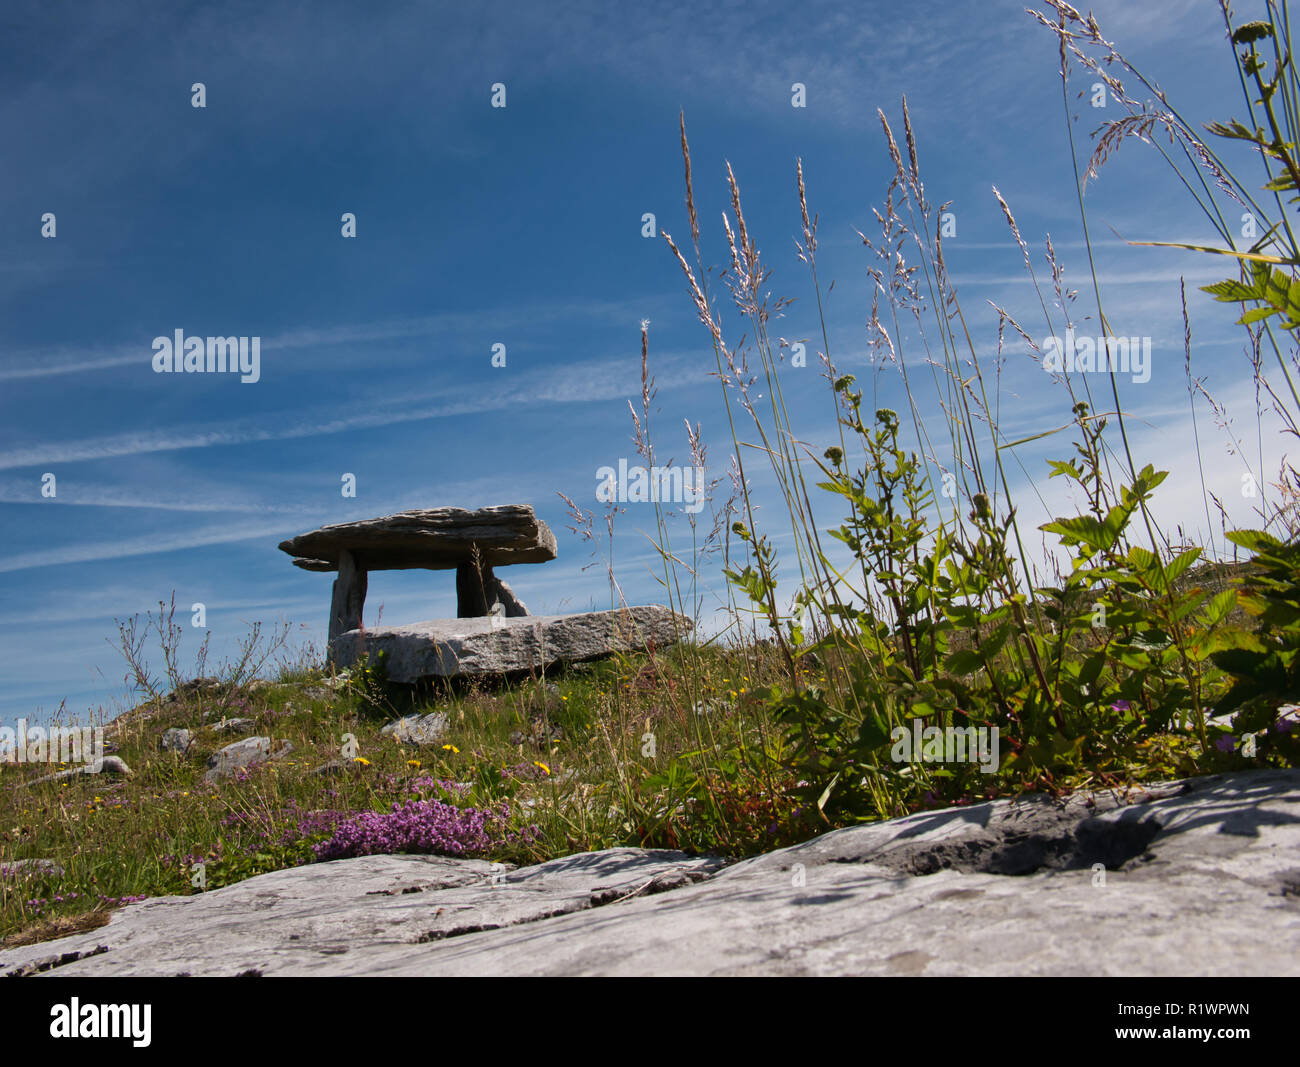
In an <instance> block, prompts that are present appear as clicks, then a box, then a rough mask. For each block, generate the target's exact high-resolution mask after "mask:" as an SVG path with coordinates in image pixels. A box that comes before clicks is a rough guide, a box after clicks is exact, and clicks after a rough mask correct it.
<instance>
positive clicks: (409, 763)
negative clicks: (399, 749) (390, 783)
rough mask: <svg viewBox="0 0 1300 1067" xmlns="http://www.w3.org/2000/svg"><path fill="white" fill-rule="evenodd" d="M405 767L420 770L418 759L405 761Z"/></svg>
mask: <svg viewBox="0 0 1300 1067" xmlns="http://www.w3.org/2000/svg"><path fill="white" fill-rule="evenodd" d="M406 765H407V766H408V767H414V768H415V769H416V770H417V771H418V770H419V769H420V766H421V764H420V761H419V760H418V759H408V760H407V761H406Z"/></svg>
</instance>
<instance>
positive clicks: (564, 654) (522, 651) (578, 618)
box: [329, 604, 691, 683]
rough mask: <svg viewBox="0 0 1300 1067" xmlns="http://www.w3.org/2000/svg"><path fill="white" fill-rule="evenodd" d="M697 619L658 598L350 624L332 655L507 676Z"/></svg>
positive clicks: (415, 675) (598, 652) (392, 675)
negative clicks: (506, 614) (561, 609)
mask: <svg viewBox="0 0 1300 1067" xmlns="http://www.w3.org/2000/svg"><path fill="white" fill-rule="evenodd" d="M690 628H691V621H690V620H689V619H687V618H686V617H684V616H682V615H678V614H676V613H675V612H673V611H672V610H670V609H669V608H666V607H663V606H661V605H658V604H650V605H644V606H640V607H632V608H620V609H618V610H616V611H588V612H583V613H581V614H578V615H529V616H524V617H520V618H500V617H496V618H477V619H435V620H433V621H431V622H417V623H412V624H410V625H409V626H386V627H382V628H378V629H374V630H350V631H348V632H347V633H344V634H341V635H339V636H338V637H336V638H335V639H334V640H333V641H331V642H330V646H329V649H330V659H331V661H332V662H334V663H336V664H338V665H340V666H351V665H353V664H354V663H356V661H357V659H358V658H359V657H360V656H362V655H370V656H372V657H373V656H375V655H376V654H377V653H379V652H381V651H382V652H385V653H386V654H387V656H386V659H385V663H386V669H387V671H388V677H389V679H391V680H392V681H394V682H402V683H410V682H415V681H418V680H419V679H420V678H430V677H437V678H453V677H458V676H463V675H503V674H513V673H516V672H524V671H542V670H545V669H547V668H548V667H551V666H552V665H554V664H556V663H561V662H581V661H583V660H590V659H598V658H600V657H601V656H608V655H609V654H610V653H612V652H631V651H643V650H644V649H646V648H647V647H649V646H650V645H653V646H654V647H656V648H664V647H666V646H668V645H671V644H673V643H674V642H676V641H677V640H678V639H679V638H680V637H683V636H685V634H686V633H687V632H689V630H690Z"/></svg>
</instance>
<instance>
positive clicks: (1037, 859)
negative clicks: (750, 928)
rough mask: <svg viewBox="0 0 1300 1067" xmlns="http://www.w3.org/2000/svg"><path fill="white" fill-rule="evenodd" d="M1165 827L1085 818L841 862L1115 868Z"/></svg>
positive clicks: (979, 869) (929, 869)
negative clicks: (1099, 865) (1055, 824)
mask: <svg viewBox="0 0 1300 1067" xmlns="http://www.w3.org/2000/svg"><path fill="white" fill-rule="evenodd" d="M1162 829H1163V827H1162V826H1161V825H1160V822H1159V821H1158V820H1156V819H1154V818H1151V817H1148V818H1144V819H1124V820H1111V819H1095V818H1094V819H1084V820H1082V821H1080V822H1067V821H1065V820H1064V819H1063V820H1062V821H1061V823H1060V824H1059V825H1057V826H1048V827H1039V828H1036V829H1033V830H1017V829H1014V828H1012V827H1006V828H996V829H991V830H981V831H978V832H974V833H968V834H966V835H964V836H962V837H961V838H960V839H958V840H954V841H942V840H941V841H926V842H921V843H918V844H915V845H898V846H894V847H892V848H886V849H885V850H883V851H882V852H879V853H876V854H874V855H865V856H855V857H843V858H841V859H840V860H839V862H856V863H862V862H867V863H874V864H876V865H878V866H881V867H886V868H888V869H890V870H894V871H898V872H899V873H900V874H908V875H913V876H924V875H928V874H937V873H938V872H939V871H960V872H962V873H963V874H1001V875H1008V876H1010V877H1016V878H1018V877H1024V876H1025V875H1029V874H1034V873H1035V872H1037V871H1041V870H1049V871H1069V870H1080V869H1086V868H1090V867H1093V866H1095V865H1096V864H1098V863H1100V864H1101V865H1102V866H1103V867H1105V868H1106V869H1107V870H1108V871H1117V870H1119V869H1121V868H1122V867H1123V866H1124V864H1126V863H1128V862H1129V861H1130V860H1133V859H1137V858H1138V857H1139V856H1142V855H1144V854H1145V853H1146V851H1147V849H1148V847H1149V846H1150V845H1151V843H1152V842H1153V841H1154V840H1155V839H1156V836H1157V835H1158V834H1159V833H1160V831H1161V830H1162Z"/></svg>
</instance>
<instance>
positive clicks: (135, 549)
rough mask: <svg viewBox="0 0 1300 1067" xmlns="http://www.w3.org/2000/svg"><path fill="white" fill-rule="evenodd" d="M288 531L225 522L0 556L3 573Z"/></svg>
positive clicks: (269, 525)
mask: <svg viewBox="0 0 1300 1067" xmlns="http://www.w3.org/2000/svg"><path fill="white" fill-rule="evenodd" d="M285 531H286V527H285V524H284V523H283V522H277V523H246V524H244V525H242V526H231V525H230V524H229V523H223V524H221V525H219V526H208V527H204V528H202V529H199V530H177V531H172V532H170V533H149V534H141V535H139V536H136V537H128V538H122V539H120V540H116V541H88V542H83V543H81V544H72V545H61V546H59V547H57V548H47V549H38V550H35V551H31V552H14V553H10V554H8V555H6V556H4V557H3V558H0V572H3V571H21V570H31V569H33V568H36V567H53V566H57V565H60V564H67V563H91V562H94V561H97V560H107V559H122V558H124V557H127V556H152V555H155V554H157V553H161V552H176V551H180V550H182V549H191V548H201V547H203V546H204V545H220V544H226V543H228V542H233V541H251V540H253V539H255V538H272V537H276V536H280V537H283V536H284V534H285Z"/></svg>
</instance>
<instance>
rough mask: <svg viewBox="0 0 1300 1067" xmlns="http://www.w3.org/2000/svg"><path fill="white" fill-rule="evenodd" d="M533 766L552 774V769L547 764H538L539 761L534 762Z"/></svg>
mask: <svg viewBox="0 0 1300 1067" xmlns="http://www.w3.org/2000/svg"><path fill="white" fill-rule="evenodd" d="M533 766H534V767H540V768H541V769H542V770H543V771H544V772H545V773H546V774H550V773H551V768H550V767H548V766H546V764H545V763H538V762H537V760H533Z"/></svg>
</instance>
